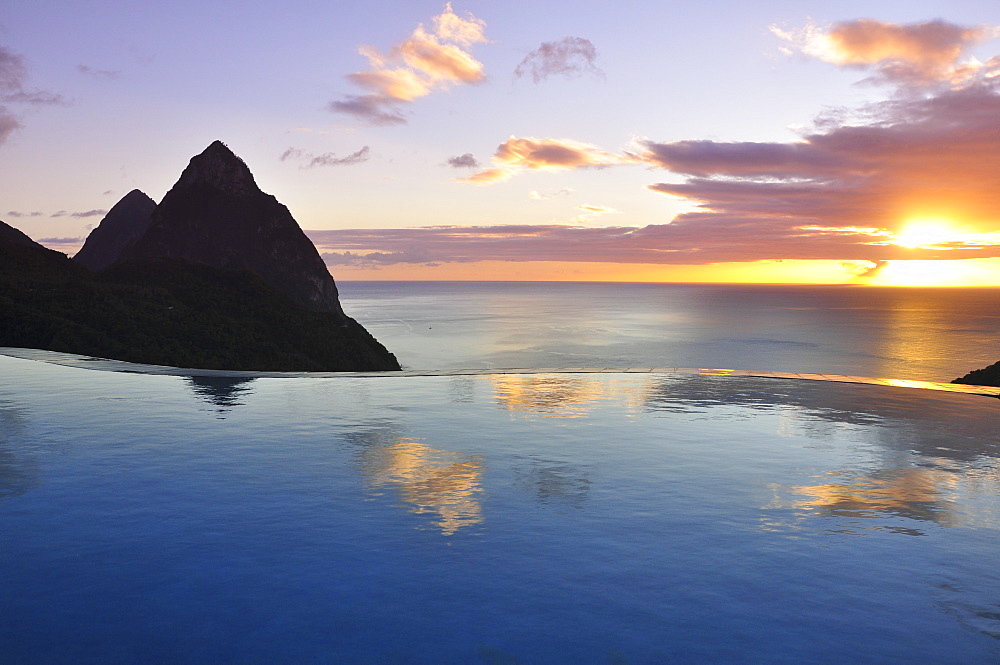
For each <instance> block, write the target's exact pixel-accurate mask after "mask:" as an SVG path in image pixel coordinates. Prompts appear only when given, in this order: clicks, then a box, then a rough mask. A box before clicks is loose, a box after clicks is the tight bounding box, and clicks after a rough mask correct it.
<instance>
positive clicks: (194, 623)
mask: <svg viewBox="0 0 1000 665" xmlns="http://www.w3.org/2000/svg"><path fill="white" fill-rule="evenodd" d="M998 432H1000V404H998V402H997V401H996V400H994V399H989V398H985V397H978V396H969V395H953V394H946V393H937V392H931V391H924V390H913V389H903V388H889V387H883V386H866V385H843V384H831V383H822V382H806V381H790V380H776V379H759V378H734V377H710V376H681V375H653V374H579V375H565V374H541V375H500V374H497V375H487V376H456V377H445V376H442V377H396V378H389V377H378V378H347V377H337V378H315V377H312V378H282V379H278V378H257V379H242V380H235V379H219V378H205V377H171V376H146V375H137V374H127V373H110V372H98V371H90V370H85V369H77V368H70V367H60V366H55V365H50V364H46V363H41V362H36V361H30V360H22V359H16V358H9V357H4V356H0V539H2V540H0V571H3V573H2V580H0V608H2V609H0V613H2V617H0V662H3V663H31V664H34V663H102V664H104V663H379V664H383V663H384V664H390V663H391V664H411V663H413V664H416V663H420V664H423V663H434V664H466V663H488V664H491V665H497V664H505V665H512V664H515V663H523V664H524V665H542V664H545V665H551V664H557V663H571V664H581V665H587V664H591V663H594V664H598V663H599V664H614V665H622V664H624V663H628V664H631V665H636V664H653V663H656V664H660V663H672V664H673V663H750V662H752V663H789V664H791V663H795V664H797V665H801V664H804V663H830V664H838V665H839V664H841V663H956V664H959V663H961V664H964V665H968V664H977V663H996V662H998V660H1000V568H998V566H997V565H996V553H997V552H998V551H1000V439H998Z"/></svg>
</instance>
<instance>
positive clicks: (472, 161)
mask: <svg viewBox="0 0 1000 665" xmlns="http://www.w3.org/2000/svg"><path fill="white" fill-rule="evenodd" d="M448 166H451V167H453V168H456V169H478V168H479V160H477V159H476V158H475V157H473V155H472V153H471V152H467V153H465V154H464V155H458V156H457V157H449V158H448Z"/></svg>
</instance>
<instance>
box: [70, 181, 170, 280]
mask: <svg viewBox="0 0 1000 665" xmlns="http://www.w3.org/2000/svg"><path fill="white" fill-rule="evenodd" d="M154 208H156V202H155V201H154V200H153V199H151V198H149V197H148V196H146V195H145V194H144V193H142V192H141V191H139V190H138V189H133V190H132V191H131V192H129V193H128V194H126V195H125V196H123V197H122V199H121V200H120V201H119V202H118V203H116V204H115V205H114V207H112V208H111V210H109V211H108V214H107V215H105V216H104V219H102V220H101V223H100V224H98V225H97V228H95V229H94V230H93V231H91V232H90V235H89V236H87V240H86V242H84V243H83V247H82V248H81V249H80V251H79V252H77V253H76V255H75V256H74V257H73V260H74V261H77V262H78V263H80V265H83V266H86V267H87V268H89V269H90V270H103V269H104V268H107V267H108V266H110V265H111V264H112V263H114V262H116V261H117V260H118V259H119V258H120V257H121V255H122V252H123V251H124V250H125V248H126V247H128V246H130V245H132V244H134V243H135V241H136V240H138V239H139V238H140V237H141V236H142V234H143V233H145V232H146V229H147V228H149V222H150V216H151V215H152V214H153V209H154Z"/></svg>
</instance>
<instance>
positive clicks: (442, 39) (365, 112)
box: [329, 3, 489, 125]
mask: <svg viewBox="0 0 1000 665" xmlns="http://www.w3.org/2000/svg"><path fill="white" fill-rule="evenodd" d="M432 25H433V27H432V28H431V29H430V30H427V29H426V28H425V27H424V26H423V24H421V25H418V26H417V28H416V29H415V30H414V31H413V33H412V34H411V35H410V37H409V38H408V39H406V40H404V41H403V42H402V43H400V44H398V45H396V46H394V47H393V48H392V49H391V50H390V51H389V52H388V53H382V52H381V51H379V50H378V49H376V48H375V47H373V46H367V45H365V46H361V47H359V49H358V52H359V53H360V54H361V55H363V56H364V57H365V58H367V59H368V63H369V65H370V66H371V68H370V69H368V70H366V71H361V72H354V73H352V74H348V75H347V79H348V80H349V81H350V82H351V83H353V84H354V85H356V86H358V87H360V88H364V89H365V90H367V91H368V93H367V94H365V95H347V96H345V97H344V98H343V99H341V100H338V101H333V102H331V103H330V105H329V109H330V110H331V111H333V112H335V113H344V114H348V115H353V116H355V117H356V118H359V119H360V120H363V121H365V122H367V123H368V124H372V125H395V124H403V123H405V122H406V118H405V117H403V115H402V112H401V109H400V107H401V106H402V105H404V104H407V103H410V102H412V101H414V100H416V99H419V98H420V97H424V96H426V95H429V94H430V93H431V92H433V91H435V90H445V89H447V88H449V87H451V86H453V85H461V84H475V83H480V82H482V81H483V80H484V79H485V77H486V75H485V74H484V72H483V65H482V63H481V62H479V61H478V60H476V59H475V58H473V57H472V55H471V54H470V53H469V52H468V50H467V49H468V48H469V47H471V46H472V45H473V44H477V43H482V42H487V41H489V40H488V39H487V38H486V35H485V28H486V23H485V22H484V21H482V20H480V19H478V18H476V17H475V16H473V15H472V14H468V15H467V17H466V18H462V17H460V16H458V15H457V14H455V13H454V12H453V11H452V8H451V3H448V4H446V5H445V8H444V11H443V12H442V13H441V14H440V15H438V16H435V17H434V18H433V19H432Z"/></svg>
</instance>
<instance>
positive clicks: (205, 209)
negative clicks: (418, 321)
mask: <svg viewBox="0 0 1000 665" xmlns="http://www.w3.org/2000/svg"><path fill="white" fill-rule="evenodd" d="M149 203H151V201H149V200H148V197H146V196H145V195H144V194H142V192H139V191H138V190H136V191H134V192H131V193H130V194H129V195H128V196H126V197H125V198H124V199H122V201H121V202H119V204H118V205H116V206H115V208H114V209H113V210H112V211H111V212H109V213H108V215H107V216H106V217H105V219H104V221H102V223H101V225H100V226H99V227H98V229H95V231H94V233H92V234H91V236H92V237H93V236H94V234H96V233H97V231H98V230H99V229H101V228H105V229H106V231H107V233H104V232H102V233H100V234H98V236H97V237H96V238H94V242H93V247H94V248H95V249H94V252H93V255H92V256H91V257H90V258H88V256H87V255H84V258H83V260H82V261H73V260H70V259H68V258H67V257H66V255H65V254H61V253H59V252H55V251H52V250H50V249H47V248H45V247H42V246H41V245H39V244H37V243H35V242H34V241H32V240H31V239H30V238H28V237H27V236H26V235H24V234H23V233H21V232H20V231H18V230H17V229H14V228H13V227H10V226H7V225H6V224H3V223H2V222H0V346H12V347H25V348H37V349H49V350H53V351H64V352H67V353H78V354H82V355H90V356H96V357H102V358H113V359H118V360H125V361H130V362H138V363H148V364H152V365H172V366H176V367H199V368H208V369H232V370H271V371H373V370H398V369H399V363H398V362H397V361H396V358H395V356H393V355H392V354H391V353H389V352H388V351H387V350H386V349H385V347H384V346H382V345H381V344H379V343H378V341H377V340H376V339H375V338H374V337H372V336H371V335H370V334H369V333H368V331H367V330H365V329H364V328H363V327H362V326H361V325H360V324H358V323H357V322H356V321H355V320H354V319H352V318H350V317H348V316H346V315H345V314H344V313H343V311H342V310H341V308H340V302H339V300H338V298H337V290H336V286H335V285H334V283H333V278H332V277H330V273H329V272H328V271H327V270H326V266H325V265H324V264H323V261H322V259H320V257H319V253H318V252H317V251H316V248H315V247H314V246H313V245H312V243H311V242H310V241H309V240H308V238H306V236H305V234H304V233H302V230H301V229H299V227H298V224H296V222H295V220H294V219H292V217H291V215H290V214H289V212H288V210H287V209H286V208H285V207H284V206H282V205H281V204H280V203H278V202H277V201H276V200H275V199H274V197H272V196H268V195H266V194H263V193H261V191H260V190H259V189H258V188H257V185H256V184H255V183H254V180H253V176H252V175H250V171H249V169H247V167H246V165H245V164H244V163H243V162H242V160H240V159H239V158H237V157H236V156H235V155H233V154H232V153H231V152H230V151H229V149H228V148H226V147H225V146H224V145H222V144H221V143H219V142H215V143H213V144H212V145H211V146H209V148H208V149H207V150H206V151H205V152H204V153H202V154H201V155H198V156H197V157H195V158H194V159H192V160H191V164H190V165H189V166H188V168H187V169H185V171H184V173H183V174H182V176H181V179H180V180H179V181H178V182H177V184H176V185H175V186H174V188H173V189H172V190H171V191H170V192H169V193H168V194H167V196H166V197H165V198H164V201H163V203H161V204H160V205H159V206H157V207H156V208H155V210H153V212H152V214H151V215H150V218H149V226H148V228H147V229H146V232H145V233H144V234H142V235H141V236H139V237H138V238H135V237H134V235H135V233H134V232H135V230H136V227H137V226H141V225H142V224H143V221H142V219H141V215H142V211H143V209H145V208H148V204H149ZM106 223H107V225H106ZM105 236H106V237H105ZM87 243H88V244H91V238H88V240H87ZM133 250H134V251H133ZM116 252H120V255H119V256H118V258H117V260H115V261H114V262H113V263H112V264H111V265H109V266H108V267H106V268H103V269H102V270H98V271H96V272H94V271H91V270H88V269H87V268H86V267H84V265H85V264H86V263H87V262H91V261H94V262H97V264H100V263H101V262H103V261H106V260H108V258H109V257H110V256H112V255H113V254H115V253H116ZM241 252H245V254H246V256H245V257H244V256H241ZM88 254H89V252H88ZM112 260H113V259H112Z"/></svg>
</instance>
